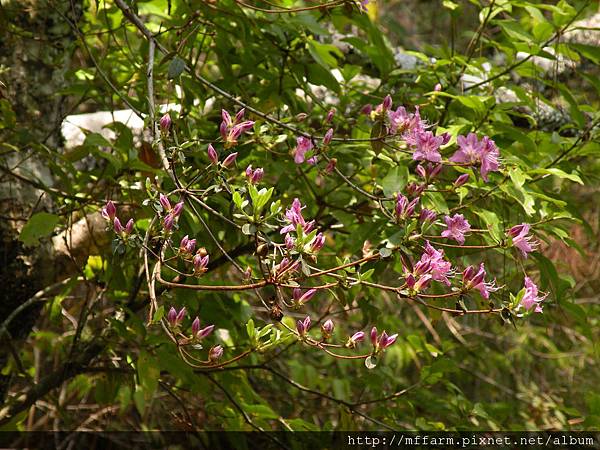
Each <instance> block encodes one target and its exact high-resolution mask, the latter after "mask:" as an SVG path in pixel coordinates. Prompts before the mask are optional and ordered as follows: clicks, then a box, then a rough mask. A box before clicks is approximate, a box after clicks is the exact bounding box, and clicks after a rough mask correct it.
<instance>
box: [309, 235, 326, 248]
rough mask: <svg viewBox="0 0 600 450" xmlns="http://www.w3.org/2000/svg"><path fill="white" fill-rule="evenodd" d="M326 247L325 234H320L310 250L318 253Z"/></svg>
mask: <svg viewBox="0 0 600 450" xmlns="http://www.w3.org/2000/svg"><path fill="white" fill-rule="evenodd" d="M324 245H325V236H324V235H323V233H319V234H317V235H316V236H315V239H314V240H313V241H312V244H310V250H311V251H312V252H318V251H319V250H321V249H322V248H323V246H324Z"/></svg>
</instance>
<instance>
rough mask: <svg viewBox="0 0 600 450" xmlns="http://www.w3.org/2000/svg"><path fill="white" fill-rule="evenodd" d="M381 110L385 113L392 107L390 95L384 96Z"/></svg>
mask: <svg viewBox="0 0 600 450" xmlns="http://www.w3.org/2000/svg"><path fill="white" fill-rule="evenodd" d="M382 105H383V110H384V111H387V110H388V109H390V108H391V107H392V96H391V95H389V94H388V95H386V96H385V98H384V99H383V103H382Z"/></svg>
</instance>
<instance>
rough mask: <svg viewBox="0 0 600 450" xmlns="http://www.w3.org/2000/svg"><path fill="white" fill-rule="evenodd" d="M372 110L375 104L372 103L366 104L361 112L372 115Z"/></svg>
mask: <svg viewBox="0 0 600 450" xmlns="http://www.w3.org/2000/svg"><path fill="white" fill-rule="evenodd" d="M372 111H373V105H371V104H366V105H365V106H363V107H362V108H361V109H360V113H361V114H364V115H365V116H369V115H371V112H372Z"/></svg>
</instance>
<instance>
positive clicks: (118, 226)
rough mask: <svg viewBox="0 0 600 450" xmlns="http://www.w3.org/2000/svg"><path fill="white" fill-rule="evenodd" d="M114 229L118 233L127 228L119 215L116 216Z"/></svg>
mask: <svg viewBox="0 0 600 450" xmlns="http://www.w3.org/2000/svg"><path fill="white" fill-rule="evenodd" d="M113 229H114V230H115V233H117V234H121V233H122V232H123V231H124V230H125V228H123V225H121V221H120V220H119V218H118V217H115V220H114V221H113Z"/></svg>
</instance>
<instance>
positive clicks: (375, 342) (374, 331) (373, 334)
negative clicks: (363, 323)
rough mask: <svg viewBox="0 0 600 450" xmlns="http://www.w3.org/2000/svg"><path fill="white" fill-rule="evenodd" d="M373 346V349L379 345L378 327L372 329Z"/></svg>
mask: <svg viewBox="0 0 600 450" xmlns="http://www.w3.org/2000/svg"><path fill="white" fill-rule="evenodd" d="M371 344H373V347H375V346H376V345H377V327H373V328H371Z"/></svg>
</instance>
